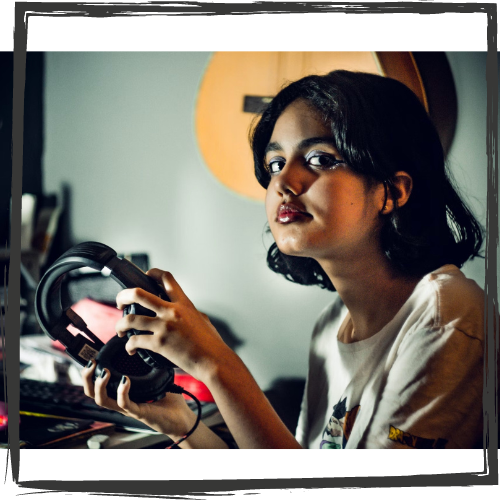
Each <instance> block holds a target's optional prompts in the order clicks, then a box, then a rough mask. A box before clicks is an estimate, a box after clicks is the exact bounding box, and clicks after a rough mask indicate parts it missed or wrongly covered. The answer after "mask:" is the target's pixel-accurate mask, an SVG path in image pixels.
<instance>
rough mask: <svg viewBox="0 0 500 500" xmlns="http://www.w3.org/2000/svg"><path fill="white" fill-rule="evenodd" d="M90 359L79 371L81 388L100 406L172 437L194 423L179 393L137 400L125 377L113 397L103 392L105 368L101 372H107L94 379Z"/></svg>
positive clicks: (93, 362) (105, 383) (177, 437)
mask: <svg viewBox="0 0 500 500" xmlns="http://www.w3.org/2000/svg"><path fill="white" fill-rule="evenodd" d="M91 363H92V364H91V365H90V366H87V367H86V368H85V369H84V370H83V372H82V377H83V389H84V392H85V394H86V395H87V396H89V397H90V398H92V399H94V400H95V402H96V403H97V404H98V405H99V406H102V407H103V408H107V409H108V410H115V411H118V412H120V413H121V414H123V415H126V416H127V417H132V418H135V419H136V420H140V421H141V422H144V423H145V424H146V425H149V427H151V428H152V429H154V430H156V431H158V432H161V433H162V434H166V435H168V436H169V437H170V438H171V439H173V440H174V441H177V440H178V439H180V438H181V437H182V436H183V435H184V434H186V433H187V432H188V431H189V430H190V429H191V428H192V427H193V425H194V423H195V420H196V415H195V414H194V413H193V412H192V411H191V409H190V408H189V406H188V405H187V403H186V401H185V399H184V398H183V397H182V396H181V395H180V394H171V393H167V394H166V396H165V397H164V398H163V399H160V400H159V401H155V402H154V403H141V404H137V403H134V402H133V401H131V400H130V398H129V391H130V380H129V379H128V377H124V379H122V383H121V384H119V386H118V390H117V399H116V401H115V400H114V399H112V398H110V397H109V396H108V395H107V393H106V385H107V383H108V381H109V376H110V375H109V371H108V370H106V369H105V370H104V372H103V373H105V374H106V375H105V376H104V377H103V378H101V377H99V378H98V379H97V380H96V381H95V383H94V382H93V380H92V379H93V376H94V371H95V367H96V362H95V361H94V360H93V361H92V362H91Z"/></svg>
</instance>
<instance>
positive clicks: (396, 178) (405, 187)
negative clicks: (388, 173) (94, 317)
mask: <svg viewBox="0 0 500 500" xmlns="http://www.w3.org/2000/svg"><path fill="white" fill-rule="evenodd" d="M392 185H393V186H394V188H395V189H394V190H393V191H394V192H395V193H396V197H395V198H393V194H394V193H393V192H392V191H391V190H389V188H388V187H387V185H385V189H386V193H385V204H384V206H383V207H382V210H381V211H380V212H381V213H382V214H388V213H391V212H392V211H393V210H394V205H395V204H396V205H397V206H398V207H402V206H403V205H404V204H405V203H406V202H407V201H408V198H409V197H410V194H411V190H412V187H413V179H412V178H411V175H410V174H408V173H406V172H403V171H401V172H396V173H395V174H394V175H393V176H392Z"/></svg>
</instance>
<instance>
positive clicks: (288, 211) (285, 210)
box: [276, 203, 311, 224]
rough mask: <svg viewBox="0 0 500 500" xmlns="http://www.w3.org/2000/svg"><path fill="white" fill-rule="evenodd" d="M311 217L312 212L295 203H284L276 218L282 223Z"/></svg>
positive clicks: (279, 208)
mask: <svg viewBox="0 0 500 500" xmlns="http://www.w3.org/2000/svg"><path fill="white" fill-rule="evenodd" d="M310 217H311V215H310V214H308V213H307V212H306V211H305V210H302V209H301V208H299V207H298V206H297V205H294V204H293V203H282V204H281V205H280V206H279V207H278V212H277V216H276V219H277V221H278V222H279V223H281V224H288V223H289V222H297V221H300V220H304V219H305V218H310Z"/></svg>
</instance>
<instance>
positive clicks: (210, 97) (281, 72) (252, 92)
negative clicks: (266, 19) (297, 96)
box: [196, 52, 456, 200]
mask: <svg viewBox="0 0 500 500" xmlns="http://www.w3.org/2000/svg"><path fill="white" fill-rule="evenodd" d="M336 69H346V70H351V71H364V72H368V73H375V74H379V75H382V76H387V77H391V78H395V79H397V80H399V81H401V82H402V83H404V84H405V85H406V86H408V87H409V88H410V89H411V90H412V91H413V92H414V93H415V94H416V95H417V96H418V98H419V99H420V101H421V102H422V104H423V105H424V106H425V108H426V109H427V111H428V112H429V114H430V116H431V118H432V119H433V120H434V123H435V124H436V126H437V128H438V131H439V133H440V137H441V141H442V143H443V146H444V148H445V150H448V148H449V146H450V145H451V141H452V138H453V133H454V130H455V123H456V94H455V88H454V84H453V78H452V75H451V71H450V68H449V65H448V63H447V60H446V57H445V55H444V54H443V53H439V52H434V53H411V52H215V53H214V54H213V56H212V58H211V60H210V63H209V65H208V67H207V70H206V72H205V75H204V77H203V80H202V82H201V86H200V90H199V94H198V99H197V104H196V135H197V138H198V144H199V147H200V151H201V154H202V156H203V158H204V160H205V162H206V164H207V166H208V168H209V169H210V170H211V172H212V173H213V174H214V175H215V177H216V178H217V179H218V180H219V181H220V182H222V184H223V185H224V186H226V187H227V188H229V189H230V190H232V191H233V192H236V193H238V194H240V195H242V196H245V197H247V198H250V199H253V200H263V199H264V194H265V191H264V189H263V188H262V187H261V186H260V185H259V184H258V182H257V181H256V179H255V177H254V174H253V159H252V153H251V150H250V146H249V140H248V137H249V131H250V127H251V125H252V122H253V121H254V120H256V119H258V116H259V113H260V112H261V111H262V109H263V108H264V107H265V106H266V104H267V103H268V102H269V101H270V100H271V99H272V97H273V96H274V95H276V94H277V93H278V92H279V90H280V89H281V88H282V87H283V86H285V85H286V84H287V83H289V82H292V81H294V80H297V79H299V78H302V77H304V76H306V75H311V74H326V73H328V72H330V71H333V70H336Z"/></svg>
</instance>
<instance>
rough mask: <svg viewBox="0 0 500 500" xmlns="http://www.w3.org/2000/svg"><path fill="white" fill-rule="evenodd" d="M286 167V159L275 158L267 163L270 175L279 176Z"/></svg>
mask: <svg viewBox="0 0 500 500" xmlns="http://www.w3.org/2000/svg"><path fill="white" fill-rule="evenodd" d="M284 167H285V160H284V158H273V159H272V160H270V161H269V162H267V169H268V170H269V173H270V174H277V173H278V172H280V171H281V170H283V168H284Z"/></svg>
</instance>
